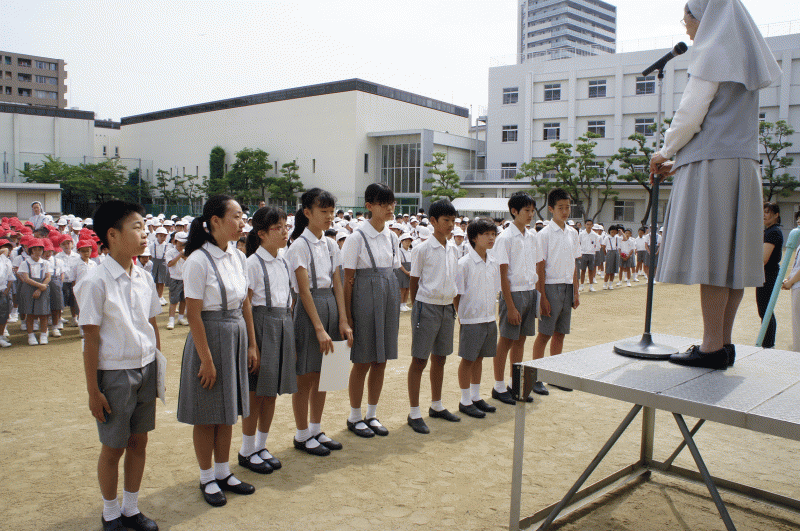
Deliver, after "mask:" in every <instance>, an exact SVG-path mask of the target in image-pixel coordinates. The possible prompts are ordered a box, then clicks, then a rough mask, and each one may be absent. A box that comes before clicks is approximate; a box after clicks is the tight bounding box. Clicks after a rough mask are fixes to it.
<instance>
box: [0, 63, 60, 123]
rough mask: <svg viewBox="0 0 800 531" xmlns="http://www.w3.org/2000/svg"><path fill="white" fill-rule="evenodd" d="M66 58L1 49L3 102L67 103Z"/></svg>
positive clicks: (0, 71)
mask: <svg viewBox="0 0 800 531" xmlns="http://www.w3.org/2000/svg"><path fill="white" fill-rule="evenodd" d="M65 65H66V63H64V60H63V59H52V58H50V57H38V56H35V55H22V54H18V53H12V52H3V51H0V102H8V103H16V104H21V105H38V106H42V107H56V108H58V109H64V108H66V107H67V71H66V70H65V68H64V67H65Z"/></svg>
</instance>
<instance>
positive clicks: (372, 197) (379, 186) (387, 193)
mask: <svg viewBox="0 0 800 531" xmlns="http://www.w3.org/2000/svg"><path fill="white" fill-rule="evenodd" d="M364 202H365V203H372V204H373V205H388V204H389V203H393V202H394V192H392V189H391V188H389V187H388V186H386V185H385V184H383V183H372V184H370V185H369V186H367V189H366V190H364Z"/></svg>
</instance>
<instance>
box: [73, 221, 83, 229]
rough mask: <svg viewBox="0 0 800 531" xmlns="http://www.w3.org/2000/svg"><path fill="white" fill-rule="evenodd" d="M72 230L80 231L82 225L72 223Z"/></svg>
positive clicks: (76, 222)
mask: <svg viewBox="0 0 800 531" xmlns="http://www.w3.org/2000/svg"><path fill="white" fill-rule="evenodd" d="M72 228H73V229H75V230H81V229H82V228H83V224H82V223H81V222H80V221H73V222H72Z"/></svg>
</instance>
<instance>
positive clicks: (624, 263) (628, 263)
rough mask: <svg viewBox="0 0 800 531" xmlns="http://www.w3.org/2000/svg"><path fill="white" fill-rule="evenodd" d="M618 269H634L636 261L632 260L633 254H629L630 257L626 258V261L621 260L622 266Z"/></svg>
mask: <svg viewBox="0 0 800 531" xmlns="http://www.w3.org/2000/svg"><path fill="white" fill-rule="evenodd" d="M620 267H622V268H625V267H630V268H634V267H636V259H634V258H633V253H631V255H630V256H629V257H628V259H627V260H622V265H621V266H620Z"/></svg>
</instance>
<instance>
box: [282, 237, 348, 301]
mask: <svg viewBox="0 0 800 531" xmlns="http://www.w3.org/2000/svg"><path fill="white" fill-rule="evenodd" d="M303 238H306V239H307V240H308V243H309V244H311V252H312V253H313V258H314V267H315V268H316V273H317V288H330V287H331V286H332V283H331V277H332V275H333V272H334V270H336V268H337V267H339V266H340V265H341V253H340V252H339V246H338V245H336V243H334V242H333V241H331V239H330V238H326V237H325V236H323V237H322V238H321V239H320V238H317V237H316V236H314V234H313V233H312V232H311V231H310V230H308V229H307V228H306V229H305V230H304V231H303V234H302V235H301V236H300V238H297V240H295V241H294V242H293V243H292V245H291V246H290V247H289V250H288V251H286V261H287V262H289V269H290V270H291V271H292V286H293V287H294V290H295V292H297V293H299V290H298V287H297V276H296V274H295V272H296V271H297V269H298V268H300V267H302V268H303V269H305V270H306V272H307V273H308V285H309V287H311V288H313V287H314V280H313V279H312V278H311V265H310V264H311V254H309V252H308V247H309V246H308V245H307V244H306V242H305V241H304V240H303ZM347 239H348V240H349V239H350V236H348V238H347Z"/></svg>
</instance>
